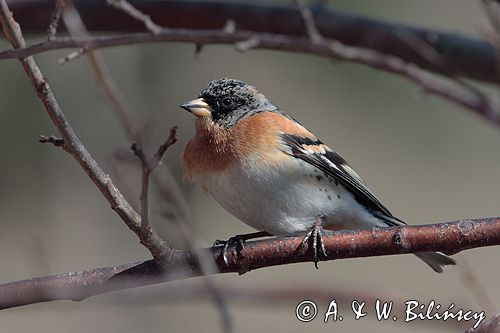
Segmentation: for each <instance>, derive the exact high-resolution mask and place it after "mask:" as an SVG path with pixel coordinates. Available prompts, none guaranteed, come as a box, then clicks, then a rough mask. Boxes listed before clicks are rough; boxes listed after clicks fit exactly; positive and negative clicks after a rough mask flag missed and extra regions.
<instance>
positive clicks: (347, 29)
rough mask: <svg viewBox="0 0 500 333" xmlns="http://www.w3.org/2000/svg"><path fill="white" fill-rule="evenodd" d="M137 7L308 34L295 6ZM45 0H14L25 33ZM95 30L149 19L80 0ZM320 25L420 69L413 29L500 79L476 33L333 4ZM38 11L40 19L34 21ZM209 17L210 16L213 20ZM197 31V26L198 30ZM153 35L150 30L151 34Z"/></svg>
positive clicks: (96, 0)
mask: <svg viewBox="0 0 500 333" xmlns="http://www.w3.org/2000/svg"><path fill="white" fill-rule="evenodd" d="M129 2H130V3H131V4H132V5H133V6H134V7H136V8H137V9H138V10H140V11H142V12H143V13H146V14H149V15H151V17H152V19H153V20H154V22H155V23H156V24H158V25H161V26H163V27H170V28H181V29H193V30H194V29H199V30H208V31H210V30H219V29H221V28H222V27H223V26H224V24H225V23H226V22H227V20H228V19H232V20H233V21H234V22H235V23H236V26H237V27H238V29H240V30H245V31H249V32H252V33H267V34H280V35H281V34H282V35H287V36H288V37H301V38H306V37H307V31H306V29H305V27H304V23H303V18H302V16H301V14H300V12H299V11H297V8H296V7H295V6H293V5H288V6H287V5H284V4H282V3H279V4H271V3H269V2H255V1H230V0H215V1H204V0H191V1H182V0H171V1H164V0H148V1H140V0H130V1H129ZM46 3H47V2H46V1H45V0H31V1H22V0H9V4H10V6H11V8H12V9H13V10H14V11H15V13H16V18H17V19H18V20H19V22H20V23H21V24H22V26H23V29H24V30H25V31H26V32H32V33H33V32H34V33H43V32H44V31H45V29H46V26H44V25H41V23H42V24H43V22H48V21H49V19H50V15H51V10H50V6H47V5H46ZM75 6H76V7H77V8H80V9H85V8H92V10H85V11H82V15H83V20H84V21H85V22H86V25H87V27H88V28H89V30H90V31H101V32H102V31H108V32H121V33H123V32H138V31H143V30H144V24H142V22H139V21H137V20H135V19H133V18H131V17H129V16H126V15H123V14H122V13H120V12H118V11H116V10H115V9H114V8H110V7H109V6H107V4H106V3H105V2H104V1H102V0H75ZM312 13H313V15H314V18H315V22H316V26H317V28H318V30H319V31H320V32H321V34H322V36H323V38H329V39H334V40H337V41H339V42H341V43H343V44H345V45H348V46H357V47H361V48H368V49H373V50H375V51H378V52H381V53H384V54H389V55H392V56H395V57H398V58H400V59H403V60H404V61H405V62H408V63H413V64H415V65H417V66H419V67H421V68H424V69H428V70H431V71H432V70H433V68H432V67H433V66H431V65H430V64H429V62H428V61H427V60H426V59H423V58H422V56H421V55H420V54H418V53H415V52H414V51H413V50H412V48H411V47H408V46H407V45H404V44H401V39H400V38H399V36H398V34H399V33H405V32H410V33H412V34H414V35H415V36H418V38H420V39H421V40H424V41H426V42H427V43H428V44H429V45H430V46H431V47H433V48H434V49H435V50H437V52H439V54H440V55H441V56H442V57H443V58H445V59H446V60H447V62H448V63H450V64H451V65H452V68H453V69H454V71H455V72H453V73H450V74H454V75H458V76H464V77H468V78H473V79H477V80H482V81H487V82H496V83H498V82H499V81H500V78H499V77H498V75H497V67H498V66H497V64H496V58H495V51H494V47H493V46H492V45H491V44H490V43H488V42H486V41H484V40H480V39H477V38H471V37H468V36H465V35H460V34H455V33H448V32H443V31H438V30H432V29H428V28H418V27H413V26H409V25H405V24H398V23H395V22H389V21H382V20H377V19H373V18H369V17H363V16H359V15H353V14H349V13H343V12H338V11H333V10H330V9H329V8H328V6H321V7H320V6H315V7H313V8H312ZM35 15H36V17H37V20H33V17H34V16H35ZM208 18H209V19H208ZM195 31H196V30H195ZM148 34H149V35H151V34H150V33H148Z"/></svg>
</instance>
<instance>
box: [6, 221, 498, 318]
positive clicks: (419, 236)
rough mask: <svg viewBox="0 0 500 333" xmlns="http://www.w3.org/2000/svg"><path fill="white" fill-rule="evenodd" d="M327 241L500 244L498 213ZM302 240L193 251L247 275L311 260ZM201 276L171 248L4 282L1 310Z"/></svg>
mask: <svg viewBox="0 0 500 333" xmlns="http://www.w3.org/2000/svg"><path fill="white" fill-rule="evenodd" d="M323 241H324V244H325V247H326V250H327V252H328V253H329V255H328V257H327V258H320V260H322V261H327V260H334V259H344V258H355V257H371V256H380V255H391V254H403V253H413V252H429V251H442V252H445V253H447V254H454V253H457V252H460V251H463V250H466V249H470V248H476V247H482V246H492V245H500V217H498V218H486V219H476V220H461V221H456V222H449V223H441V224H432V225H422V226H404V227H391V228H375V229H372V230H358V231H341V232H336V233H334V234H332V233H327V234H325V236H324V238H323ZM301 242H302V237H301V236H297V237H281V238H272V239H267V240H261V241H255V242H247V243H245V249H244V250H243V252H241V253H240V254H237V252H236V248H235V247H234V246H233V247H230V248H229V249H228V262H229V265H228V266H226V265H225V264H224V262H223V260H222V253H221V248H220V247H219V248H215V249H213V248H208V249H199V250H195V251H203V252H204V253H206V255H207V257H209V258H213V259H214V260H215V261H216V262H217V265H218V267H219V270H220V272H221V273H230V272H237V273H239V274H243V273H245V272H248V271H251V270H255V269H259V268H263V267H270V266H276V265H285V264H291V263H299V262H307V261H312V257H311V253H310V252H309V251H305V252H304V251H300V244H301ZM415 263H416V264H417V262H416V261H415ZM421 267H422V269H425V267H424V266H421ZM311 269H312V268H311ZM199 275H201V270H200V266H199V264H198V263H197V259H196V255H195V254H194V251H178V250H173V251H172V252H171V255H170V256H169V257H168V258H167V260H165V261H164V266H163V267H161V269H160V268H159V267H158V266H157V265H156V264H155V263H154V262H153V261H151V260H150V261H145V262H142V263H131V264H125V265H121V266H113V267H105V268H99V269H95V270H90V271H83V272H74V273H66V274H60V275H53V276H47V277H43V278H36V279H31V280H23V281H17V282H11V283H7V284H3V285H0V309H6V308H11V307H16V306H23V305H27V304H33V303H39V302H48V301H53V300H61V299H69V300H82V299H85V298H87V297H90V296H93V295H98V294H102V293H106V292H110V291H115V290H123V289H128V288H134V287H139V286H145V285H151V284H156V283H161V282H166V281H171V280H178V279H183V278H187V277H193V276H199Z"/></svg>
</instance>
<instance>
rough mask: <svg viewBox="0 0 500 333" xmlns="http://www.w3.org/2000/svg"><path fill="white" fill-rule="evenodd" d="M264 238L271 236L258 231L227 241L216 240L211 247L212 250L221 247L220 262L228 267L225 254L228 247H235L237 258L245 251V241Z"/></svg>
mask: <svg viewBox="0 0 500 333" xmlns="http://www.w3.org/2000/svg"><path fill="white" fill-rule="evenodd" d="M266 236H271V235H270V234H269V233H267V232H265V231H260V232H254V233H251V234H243V235H236V236H234V237H231V238H229V239H228V240H220V239H217V240H216V241H215V242H214V244H213V245H212V248H216V247H220V246H223V248H222V252H221V254H222V260H223V261H224V264H225V265H226V266H229V260H228V258H227V252H228V251H227V250H228V248H229V247H230V246H235V249H236V253H237V255H238V257H239V256H241V251H243V250H244V249H245V242H246V241H247V240H249V239H253V238H259V237H266Z"/></svg>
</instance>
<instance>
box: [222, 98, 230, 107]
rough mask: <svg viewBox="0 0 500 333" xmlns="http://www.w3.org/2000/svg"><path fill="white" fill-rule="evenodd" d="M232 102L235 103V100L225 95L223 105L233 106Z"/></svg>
mask: <svg viewBox="0 0 500 333" xmlns="http://www.w3.org/2000/svg"><path fill="white" fill-rule="evenodd" d="M231 104H233V100H232V99H231V98H229V97H225V98H223V99H222V105H224V106H225V107H228V106H231Z"/></svg>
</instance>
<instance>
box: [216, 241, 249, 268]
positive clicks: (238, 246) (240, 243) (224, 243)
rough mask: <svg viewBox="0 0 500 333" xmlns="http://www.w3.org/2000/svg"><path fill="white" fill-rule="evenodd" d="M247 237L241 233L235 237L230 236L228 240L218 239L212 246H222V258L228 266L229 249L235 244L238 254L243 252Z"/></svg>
mask: <svg viewBox="0 0 500 333" xmlns="http://www.w3.org/2000/svg"><path fill="white" fill-rule="evenodd" d="M244 244H245V239H244V238H243V237H242V236H241V235H236V236H234V237H231V238H229V239H228V240H227V241H226V240H220V239H217V240H215V242H214V244H213V245H212V248H216V247H220V246H222V247H223V248H222V251H221V254H222V260H223V261H224V264H225V265H226V266H229V260H228V258H227V252H228V251H227V249H228V248H229V247H230V246H233V245H234V246H235V247H236V253H237V254H238V256H239V255H240V254H241V251H243V250H244V249H245V245H244Z"/></svg>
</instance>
